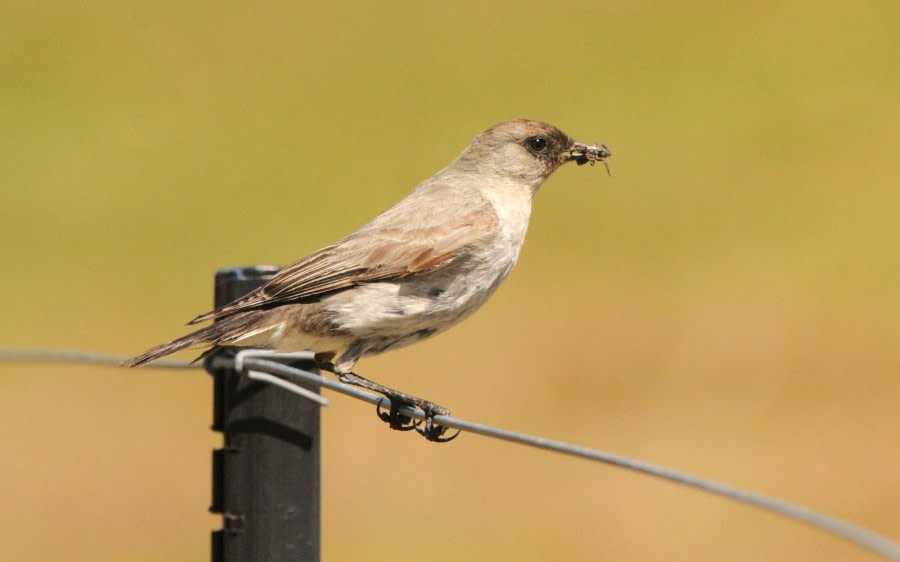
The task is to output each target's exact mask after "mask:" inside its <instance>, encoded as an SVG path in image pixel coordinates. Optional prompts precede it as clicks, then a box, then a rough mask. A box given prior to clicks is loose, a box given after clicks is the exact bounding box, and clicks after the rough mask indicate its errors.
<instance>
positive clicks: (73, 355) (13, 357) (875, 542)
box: [0, 350, 900, 561]
mask: <svg viewBox="0 0 900 562" xmlns="http://www.w3.org/2000/svg"><path fill="white" fill-rule="evenodd" d="M311 358H312V354H311V353H308V352H300V353H268V352H252V353H248V352H242V353H241V354H240V355H239V356H238V357H235V358H233V359H231V358H226V357H216V358H214V359H213V366H214V367H220V368H222V367H224V368H236V369H238V370H247V371H248V372H257V373H265V374H267V375H269V376H275V377H279V378H280V379H281V380H282V381H283V384H282V383H275V381H274V380H272V379H270V378H269V377H265V376H263V377H259V376H257V377H255V378H256V379H257V380H260V381H261V382H268V383H270V384H277V386H279V387H280V388H285V389H286V390H289V391H292V392H295V393H296V394H299V395H301V396H303V397H305V398H307V399H309V397H308V396H307V394H308V391H307V390H306V389H304V388H303V387H302V386H299V385H297V384H296V383H298V382H302V383H305V384H312V385H316V386H320V387H324V388H327V389H329V390H333V391H335V392H340V393H341V394H345V395H347V396H350V397H353V398H356V399H358V400H362V401H364V402H369V403H370V404H376V405H378V404H383V405H385V407H389V406H390V403H389V402H388V400H387V399H385V398H384V397H383V396H380V395H376V394H372V393H370V392H368V391H365V390H362V389H360V388H357V387H354V386H349V385H346V384H343V383H340V382H337V381H334V380H331V379H327V378H324V377H322V376H320V375H317V374H315V373H311V372H308V371H304V370H301V369H297V368H294V367H291V366H288V365H285V364H283V363H281V362H279V361H280V360H284V359H311ZM122 361H123V358H120V357H115V356H111V355H104V354H100V353H92V352H82V351H67V350H0V362H67V363H90V364H96V365H106V366H118V365H119V364H120V363H121V362H122ZM148 367H156V368H163V369H172V368H174V369H185V368H200V365H197V364H191V363H187V362H185V361H177V360H167V361H158V362H156V363H153V364H150V365H148ZM291 386H294V387H295V388H290V387H291ZM319 403H320V404H321V405H323V406H324V405H326V403H322V402H319ZM400 413H401V414H403V415H406V416H409V417H411V418H415V419H418V420H421V419H424V418H425V413H424V412H423V411H422V410H420V409H418V408H414V407H409V406H403V407H402V408H401V409H400ZM433 420H434V422H435V423H437V424H440V425H442V426H444V427H447V428H452V429H458V430H460V431H465V432H469V433H476V434H479V435H484V436H486V437H493V438H496V439H501V440H504V441H510V442H513V443H520V444H522V445H527V446H530V447H536V448H538V449H544V450H547V451H553V452H556V453H561V454H565V455H570V456H574V457H579V458H583V459H587V460H591V461H594V462H599V463H603V464H608V465H612V466H617V467H620V468H625V469H628V470H632V471H635V472H639V473H642V474H646V475H649V476H653V477H656V478H660V479H663V480H668V481H670V482H676V483H679V484H683V485H685V486H690V487H692V488H696V489H698V490H702V491H704V492H708V493H711V494H714V495H717V496H720V497H724V498H728V499H731V500H735V501H738V502H741V503H744V504H746V505H751V506H754V507H757V508H760V509H763V510H766V511H769V512H771V513H775V514H778V515H782V516H784V517H787V518H789V519H793V520H795V521H799V522H802V523H807V524H809V525H811V526H813V527H815V528H818V529H820V530H822V531H825V532H827V533H830V534H832V535H835V536H838V537H841V538H844V539H846V540H848V541H850V542H852V543H854V544H856V545H858V546H861V547H863V548H867V549H869V550H871V551H873V552H875V553H878V554H880V555H881V556H883V557H885V558H887V559H889V560H895V561H900V544H898V543H897V542H894V541H893V540H891V539H888V538H887V537H884V536H882V535H879V534H877V533H875V532H874V531H871V530H869V529H867V528H864V527H860V526H858V525H854V524H852V523H849V522H847V521H843V520H841V519H838V518H836V517H832V516H829V515H825V514H823V513H820V512H818V511H815V510H813V509H810V508H807V507H804V506H801V505H796V504H792V503H789V502H786V501H782V500H779V499H776V498H771V497H768V496H764V495H761V494H757V493H754V492H750V491H747V490H743V489H740V488H736V487H734V486H730V485H727V484H723V483H720V482H715V481H713V480H708V479H706V478H701V477H699V476H694V475H691V474H687V473H684V472H679V471H676V470H672V469H669V468H665V467H661V466H657V465H654V464H650V463H646V462H643V461H639V460H634V459H631V458H627V457H623V456H620V455H615V454H612V453H607V452H604V451H599V450H596V449H590V448H587V447H581V446H578V445H572V444H570V443H565V442H562V441H556V440H553V439H547V438H545V437H539V436H534V435H528V434H524V433H518V432H514V431H508V430H505V429H500V428H497V427H493V426H489V425H485V424H480V423H476V422H472V421H467V420H463V419H459V418H455V417H452V416H434V418H433Z"/></svg>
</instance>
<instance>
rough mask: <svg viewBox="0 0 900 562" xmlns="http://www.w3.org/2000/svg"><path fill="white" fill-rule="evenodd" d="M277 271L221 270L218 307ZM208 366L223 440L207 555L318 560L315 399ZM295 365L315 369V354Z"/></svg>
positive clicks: (224, 561) (227, 559)
mask: <svg viewBox="0 0 900 562" xmlns="http://www.w3.org/2000/svg"><path fill="white" fill-rule="evenodd" d="M277 272H278V268H277V267H274V266H253V267H242V268H230V269H222V270H219V271H218V272H216V280H215V304H216V306H217V307H218V306H221V305H223V304H227V303H229V302H231V301H232V300H234V299H236V298H238V297H241V296H243V295H245V294H247V293H248V292H250V291H252V290H253V289H255V288H257V287H259V286H261V285H263V284H264V283H265V282H266V281H268V280H269V279H271V278H272V277H273V276H274V275H275V274H276V273H277ZM227 352H228V350H223V351H222V353H227ZM206 365H207V370H208V371H209V372H210V374H212V376H213V380H214V391H213V395H214V396H213V402H214V403H213V408H214V411H213V426H212V429H213V430H214V431H220V432H222V433H223V441H224V446H223V447H222V448H221V449H217V450H215V451H213V491H212V504H211V505H210V508H209V509H210V511H212V512H213V513H221V514H222V529H220V530H218V531H213V533H212V545H211V547H212V553H211V559H212V561H213V562H237V561H241V562H245V561H268V560H303V561H307V560H309V561H317V560H319V558H320V543H319V537H320V483H321V474H320V459H321V448H320V442H319V416H320V414H319V412H320V406H319V405H318V404H315V403H313V402H312V401H310V400H304V399H302V398H299V397H298V396H296V395H294V394H291V393H289V392H285V391H284V390H283V389H281V388H278V387H276V386H273V385H270V384H266V383H263V382H260V381H254V380H251V379H249V378H248V377H247V376H246V375H245V374H241V373H237V372H235V371H234V370H233V369H212V368H211V367H210V365H211V363H210V361H209V360H207V362H206ZM296 366H297V367H299V368H302V369H304V370H307V371H312V372H315V373H318V365H316V363H315V361H314V360H310V361H308V362H300V363H298V364H297V365H296ZM308 388H309V389H310V390H312V391H313V392H319V389H318V387H313V386H309V387H308Z"/></svg>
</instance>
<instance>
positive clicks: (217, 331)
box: [122, 310, 262, 367]
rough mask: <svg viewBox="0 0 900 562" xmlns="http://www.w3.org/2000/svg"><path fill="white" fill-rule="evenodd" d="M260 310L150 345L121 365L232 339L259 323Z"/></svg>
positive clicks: (146, 361)
mask: <svg viewBox="0 0 900 562" xmlns="http://www.w3.org/2000/svg"><path fill="white" fill-rule="evenodd" d="M260 312H262V311H256V310H254V311H251V312H246V313H244V314H237V315H235V316H231V317H229V318H223V319H221V320H219V321H218V322H215V323H214V324H211V325H209V326H207V327H205V328H201V329H199V330H197V331H196V332H191V333H190V334H188V335H186V336H182V337H180V338H178V339H176V340H172V341H170V342H169V343H164V344H160V345H157V346H156V347H152V348H150V349H148V350H147V351H145V352H144V353H142V354H140V355H138V356H136V357H132V358H131V359H127V360H125V361H123V362H122V366H123V367H140V366H141V365H145V364H147V363H150V362H151V361H156V360H157V359H161V358H163V357H165V356H167V355H171V354H173V353H175V352H176V351H181V350H182V349H187V348H189V347H193V346H201V345H212V346H217V345H221V344H224V343H227V342H230V341H234V340H236V339H239V338H240V337H241V336H243V335H246V334H247V333H248V331H252V330H253V329H254V327H255V326H256V325H257V324H258V323H259V320H260V314H259V313H260ZM204 355H205V354H204ZM201 357H202V356H201Z"/></svg>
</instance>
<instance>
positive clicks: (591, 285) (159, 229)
mask: <svg viewBox="0 0 900 562" xmlns="http://www.w3.org/2000/svg"><path fill="white" fill-rule="evenodd" d="M897 6H898V4H897V3H894V2H829V3H823V2H806V3H804V2H799V3H797V2H788V3H784V2H768V3H752V4H749V3H741V4H738V3H734V4H731V5H728V4H725V3H709V4H705V5H698V4H687V5H681V6H675V5H673V4H672V3H667V2H627V3H617V4H604V3H599V2H586V1H578V2H566V3H562V2H560V3H551V2H530V3H518V2H516V3H512V2H511V3H484V2H468V3H455V2H449V3H448V2H444V3H436V2H435V3H423V2H405V3H393V4H392V5H391V6H390V7H384V6H382V5H380V4H376V3H368V4H366V3H362V4H361V3H327V5H326V4H325V3H316V4H311V3H310V4H300V3H288V2H280V3H275V2H270V3H238V2H226V3H211V2H197V3H173V4H170V5H168V6H161V5H156V4H152V5H151V4H146V5H142V4H137V3H131V4H126V3H98V2H87V3H79V4H78V5H77V6H76V5H75V3H53V2H49V3H31V2H12V3H10V2H6V3H4V4H3V5H2V7H0V227H2V238H0V260H2V263H3V273H2V275H0V294H2V298H0V345H3V346H12V347H52V348H74V349H83V350H96V351H103V352H109V353H114V354H121V355H128V354H135V353H137V352H140V351H143V350H144V349H145V348H147V347H149V346H150V345H152V344H156V343H159V342H161V341H163V340H166V339H169V338H171V337H174V336H176V335H180V334H182V333H184V329H183V328H182V327H181V324H182V323H183V322H184V321H186V320H188V319H189V318H191V317H193V316H194V315H195V314H197V313H200V312H203V311H205V310H206V309H208V307H209V305H210V303H211V299H212V281H211V280H212V275H213V272H214V270H216V269H217V268H219V267H222V266H229V265H237V264H254V263H286V262H289V261H292V260H294V259H296V258H299V257H301V256H303V255H304V254H305V253H307V252H310V251H312V250H315V249H317V248H319V247H321V246H323V245H325V244H328V243H330V242H332V241H334V240H335V239H337V238H339V237H340V236H343V235H344V234H346V233H348V232H349V231H351V230H352V229H354V228H356V227H358V226H359V225H361V224H363V223H364V222H366V221H367V220H368V219H370V218H371V217H372V216H374V215H375V214H376V213H378V212H380V211H381V210H383V209H385V208H386V207H388V206H389V205H391V204H392V203H393V202H395V201H397V200H398V199H399V198H401V197H403V196H404V194H406V193H407V192H408V191H409V190H410V189H411V188H412V187H413V186H415V185H416V184H417V183H418V182H419V181H421V180H422V179H424V178H426V177H428V176H429V175H431V174H432V173H433V172H435V171H436V170H438V169H439V168H440V167H442V166H444V165H445V164H446V163H447V162H449V161H450V160H451V159H452V158H454V157H455V156H456V155H457V154H458V153H459V151H460V150H462V148H463V147H464V146H465V145H466V144H467V143H468V142H469V140H470V139H471V138H472V137H474V136H475V135H476V134H478V133H479V132H480V131H482V130H484V129H485V128H487V127H489V126H491V125H493V124H495V123H498V122H500V121H504V120H507V119H511V118H517V117H528V118H532V119H541V120H546V121H550V122H552V123H554V124H556V125H558V126H559V127H560V128H562V129H563V130H564V131H566V132H567V133H568V134H570V135H571V136H572V137H574V138H577V139H579V140H581V141H585V142H604V143H606V144H608V145H609V147H610V149H611V150H612V152H613V157H612V159H611V160H610V166H611V168H612V177H607V175H606V172H605V171H604V170H603V169H602V168H600V167H595V168H593V169H592V168H589V167H581V168H578V167H575V166H567V167H564V168H563V169H561V170H560V171H559V172H557V173H556V175H555V176H554V177H553V178H551V179H550V180H549V181H548V183H547V184H546V185H545V186H544V188H543V190H542V192H541V193H540V195H539V197H538V198H537V200H536V201H535V208H534V214H533V220H532V224H531V229H530V232H529V239H528V242H527V243H526V245H525V249H524V251H523V253H522V256H521V259H520V263H519V266H518V268H517V269H516V271H515V273H514V274H513V275H512V276H511V278H510V280H509V281H508V283H507V285H506V286H504V287H503V289H502V290H500V291H499V293H498V294H497V295H496V297H495V298H494V299H493V300H492V301H491V302H490V304H488V305H487V306H486V307H485V308H484V310H482V311H481V312H479V313H478V314H477V315H475V317H473V318H472V319H470V320H469V321H467V322H465V323H464V324H463V325H462V326H460V327H457V328H455V329H454V330H452V331H450V332H449V333H447V334H445V335H443V336H440V337H437V338H435V339H433V340H431V341H428V342H426V343H423V344H420V345H418V346H414V347H413V348H409V349H406V350H401V351H396V352H393V353H390V354H388V355H386V356H381V357H377V358H372V359H367V360H364V361H362V362H361V364H360V366H359V371H360V372H361V373H363V374H365V375H366V376H369V377H371V378H374V379H377V380H379V381H381V382H384V383H385V384H389V385H391V386H395V387H400V388H403V389H404V390H407V391H409V392H412V393H415V394H419V395H423V396H426V397H429V398H431V399H434V400H436V401H438V402H440V403H442V404H446V405H449V406H450V407H452V409H453V412H454V414H456V415H458V416H460V417H463V418H466V419H473V420H478V421H481V422H484V423H489V424H495V425H499V426H503V427H508V428H512V429H516V430H520V431H526V432H533V433H538V434H541V435H545V436H548V437H553V438H558V439H564V440H567V441H572V442H575V443H578V444H583V445H588V446H593V447H598V448H602V449H606V450H609V451H613V452H616V453H620V454H624V455H630V456H635V457H638V458H641V459H645V460H648V461H651V462H655V463H659V464H664V465H669V466H672V467H675V468H678V469H681V470H686V471H691V472H695V473H699V474H701V475H705V476H708V477H712V478H715V479H718V480H722V481H725V482H729V483H732V484H736V485H740V486H743V487H747V488H750V489H753V490H756V491H758V492H762V493H765V494H769V495H773V496H778V497H781V498H784V499H786V500H790V501H793V502H798V503H800V504H805V505H809V506H812V507H814V508H817V509H820V510H823V511H825V512H828V513H831V514H834V515H836V516H839V517H842V518H845V519H848V520H851V521H853V522H856V523H859V524H861V525H865V526H868V527H871V528H873V529H875V530H877V531H879V532H881V533H884V534H886V535H889V536H892V537H893V538H895V539H900V470H898V467H900V378H898V366H900V349H898V343H900V299H898V293H900V251H898V248H900V226H898V219H900V194H898V180H897V178H898V173H900V165H898V161H900V158H898V152H900V143H898V130H900V117H898V70H897V65H898V61H900V57H898V34H897V29H898V24H900V17H898V16H900V13H898V8H897ZM184 357H190V355H184ZM329 397H330V398H332V399H333V401H332V405H331V407H329V408H328V409H327V410H325V411H324V413H323V424H324V426H323V433H322V435H323V459H322V460H323V467H322V468H323V490H322V498H323V554H324V557H325V559H326V560H362V559H381V560H418V559H423V558H428V559H434V560H501V559H505V560H591V559H602V560H696V559H699V558H702V559H718V560H722V559H728V560H866V559H874V558H873V557H870V556H871V555H869V554H868V553H866V552H863V551H860V550H858V549H856V548H855V547H853V546H850V545H849V544H848V543H845V542H843V541H841V540H838V539H834V538H831V537H829V536H826V535H824V534H822V533H820V532H818V531H814V530H811V529H809V528H806V527H804V526H802V525H799V524H796V523H794V522H790V521H787V520H784V519H782V518H779V517H774V516H771V515H769V514H765V513H762V512H760V511H758V510H755V509H752V508H747V507H744V506H741V505H737V504H735V503H732V502H728V501H724V500H720V499H716V498H713V497H710V496H707V495H704V494H701V493H699V492H695V491H692V490H689V489H685V488H681V487H678V486H676V485H672V484H668V483H661V482H658V481H655V480H652V479H649V478H646V477H643V476H639V475H635V474H631V473H627V472H623V471H622V470H619V469H613V468H609V467H605V466H600V465H595V464H589V463H586V462H582V461H579V460H574V459H571V458H567V457H561V456H557V455H551V454H547V453H544V452H538V451H534V450H531V449H526V448H522V447H519V446H515V445H510V444H505V443H502V442H496V441H491V440H487V439H485V438H481V437H477V436H473V435H463V436H462V437H460V438H459V439H458V440H457V441H455V442H453V443H452V444H450V445H432V444H429V443H426V442H425V441H423V440H421V439H418V438H416V437H415V436H414V435H410V434H401V433H396V432H391V431H389V430H387V428H385V427H383V426H382V425H381V424H380V423H379V422H378V421H377V420H376V418H375V414H374V412H373V411H372V409H371V408H370V407H369V406H367V405H364V404H361V403H359V402H356V401H353V400H350V399H347V398H344V397H341V396H335V395H329ZM210 402H211V388H210V380H209V378H208V377H207V376H206V375H205V374H203V373H201V372H184V371H177V372H166V371H146V370H145V371H125V370H120V369H111V368H101V367H90V366H69V365H59V366H57V365H53V366H43V365H41V366H33V365H9V364H6V365H0V446H2V453H0V529H2V536H3V537H4V538H3V540H2V541H0V559H4V560H137V561H143V560H203V559H206V557H207V556H208V553H207V552H208V544H209V538H208V533H209V531H210V530H212V529H214V528H217V527H218V526H219V524H220V520H219V519H218V518H217V517H215V516H213V515H210V514H208V513H207V512H206V508H207V506H208V504H209V500H210V492H209V490H210V482H209V478H210V468H209V462H210V449H211V448H212V447H214V446H216V445H218V444H219V443H220V439H219V437H218V436H217V435H215V434H213V433H211V432H210V431H209V429H208V426H209V423H210ZM867 557H869V558H867Z"/></svg>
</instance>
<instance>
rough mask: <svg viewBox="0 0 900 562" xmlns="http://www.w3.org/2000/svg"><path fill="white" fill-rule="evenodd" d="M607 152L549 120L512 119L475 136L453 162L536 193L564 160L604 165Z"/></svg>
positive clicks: (608, 153) (604, 147)
mask: <svg viewBox="0 0 900 562" xmlns="http://www.w3.org/2000/svg"><path fill="white" fill-rule="evenodd" d="M610 154H611V153H610V152H609V150H608V149H607V148H606V146H604V145H597V146H592V145H586V144H582V143H579V142H576V141H574V140H572V139H570V138H569V137H568V136H567V135H566V134H565V133H563V132H562V131H560V130H559V129H557V128H556V127H554V126H553V125H551V124H549V123H542V122H541V121H530V120H528V119H516V120H515V121H507V122H506V123H501V124H499V125H495V126H493V127H491V128H490V129H488V130H486V131H485V132H483V133H481V134H480V135H478V136H477V137H475V140H473V141H472V143H471V144H470V145H469V146H468V148H466V150H464V151H463V153H462V154H461V155H460V156H459V158H458V159H457V161H456V164H457V165H460V166H463V167H464V168H466V169H467V170H468V171H474V172H477V173H481V174H486V175H490V176H494V177H503V178H506V179H510V180H513V181H517V182H522V183H525V184H527V185H529V186H530V187H531V188H532V190H533V191H535V192H536V191H537V189H538V188H539V187H540V186H541V184H542V183H544V180H546V179H547V178H548V177H549V176H550V174H552V173H553V172H554V171H555V170H556V169H557V168H559V167H560V166H562V165H563V164H565V163H566V162H568V161H570V160H574V161H575V162H577V163H578V164H579V165H581V164H585V163H588V162H590V163H591V164H593V163H594V162H603V164H604V165H605V164H606V162H605V159H606V158H608V157H609V156H610Z"/></svg>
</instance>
